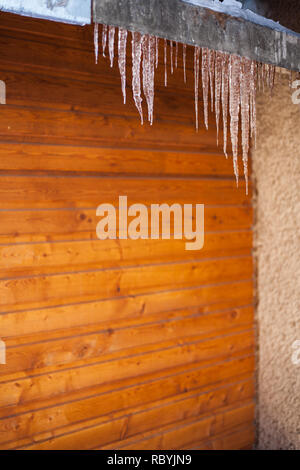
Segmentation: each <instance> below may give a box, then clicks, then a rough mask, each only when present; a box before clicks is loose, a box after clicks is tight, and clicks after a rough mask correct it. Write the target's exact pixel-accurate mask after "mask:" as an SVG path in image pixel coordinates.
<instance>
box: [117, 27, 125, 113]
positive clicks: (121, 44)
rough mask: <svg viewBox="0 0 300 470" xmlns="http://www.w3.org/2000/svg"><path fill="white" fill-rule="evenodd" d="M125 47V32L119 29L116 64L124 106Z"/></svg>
mask: <svg viewBox="0 0 300 470" xmlns="http://www.w3.org/2000/svg"><path fill="white" fill-rule="evenodd" d="M126 45H127V31H126V29H122V28H119V40H118V63H119V70H120V75H121V85H122V93H123V98H124V104H125V103H126Z"/></svg>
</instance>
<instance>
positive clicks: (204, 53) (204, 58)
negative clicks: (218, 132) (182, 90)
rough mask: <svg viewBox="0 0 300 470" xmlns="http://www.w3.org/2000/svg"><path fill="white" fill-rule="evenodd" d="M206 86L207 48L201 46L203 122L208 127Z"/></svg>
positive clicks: (207, 73)
mask: <svg viewBox="0 0 300 470" xmlns="http://www.w3.org/2000/svg"><path fill="white" fill-rule="evenodd" d="M208 88H209V70H208V49H207V47H203V48H202V89H203V102H204V122H205V127H206V129H208Z"/></svg>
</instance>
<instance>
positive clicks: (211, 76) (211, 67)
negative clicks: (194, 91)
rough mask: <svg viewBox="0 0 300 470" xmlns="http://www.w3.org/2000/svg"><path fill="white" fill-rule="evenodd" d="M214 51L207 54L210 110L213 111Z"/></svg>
mask: <svg viewBox="0 0 300 470" xmlns="http://www.w3.org/2000/svg"><path fill="white" fill-rule="evenodd" d="M215 54H216V53H215V51H213V50H209V53H208V68H209V80H210V98H211V110H212V111H213V110H214V85H215Z"/></svg>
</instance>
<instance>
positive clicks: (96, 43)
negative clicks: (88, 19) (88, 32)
mask: <svg viewBox="0 0 300 470" xmlns="http://www.w3.org/2000/svg"><path fill="white" fill-rule="evenodd" d="M94 50H95V64H98V56H99V24H98V23H94Z"/></svg>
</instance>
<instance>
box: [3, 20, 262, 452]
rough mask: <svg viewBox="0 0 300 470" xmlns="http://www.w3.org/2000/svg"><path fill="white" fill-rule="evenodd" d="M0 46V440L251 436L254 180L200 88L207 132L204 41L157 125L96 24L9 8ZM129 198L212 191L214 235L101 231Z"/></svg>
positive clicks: (183, 442)
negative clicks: (101, 49)
mask: <svg viewBox="0 0 300 470" xmlns="http://www.w3.org/2000/svg"><path fill="white" fill-rule="evenodd" d="M0 57H1V61H0V62H1V63H0V79H1V80H4V81H5V83H6V87H7V105H6V106H1V113H0V140H1V142H0V337H1V338H2V339H4V340H5V342H6V346H7V364H6V365H0V448H1V449H16V448H17V449H103V448H107V449H117V448H120V449H166V448H167V449H187V448H189V449H191V448H195V449H245V448H251V445H252V444H253V441H254V430H253V418H254V399H253V397H254V386H255V384H254V377H253V372H254V365H255V364H254V349H255V344H254V342H255V335H254V309H253V283H252V278H253V262H252V205H251V194H250V196H246V194H245V184H244V182H243V179H242V180H241V182H240V185H239V188H237V187H236V184H235V179H234V177H233V174H232V158H231V157H229V158H228V160H226V159H225V157H224V156H223V154H222V148H221V147H222V145H221V144H220V145H219V147H218V146H217V145H216V125H215V117H214V115H213V114H212V113H210V115H209V124H210V126H209V131H206V130H205V128H204V126H203V104H202V102H201V101H200V104H199V105H200V116H201V120H200V122H201V125H200V129H199V132H198V133H196V132H195V129H194V109H193V108H194V96H193V87H194V84H193V51H192V48H188V51H187V79H188V80H187V85H186V87H185V86H184V84H183V78H182V75H183V70H182V60H181V57H180V58H179V67H178V70H176V71H175V73H174V75H172V76H171V75H170V73H169V79H168V88H166V89H165V87H164V70H163V66H162V65H163V56H162V50H161V49H160V59H159V63H160V65H159V67H158V70H157V75H156V97H155V106H154V108H155V120H154V124H153V126H152V127H151V126H149V125H148V124H147V123H145V124H144V126H141V125H140V121H139V117H138V114H137V112H136V109H135V106H134V104H133V101H132V95H131V90H130V84H131V71H130V64H129V62H128V66H127V95H128V103H127V105H126V106H124V105H123V104H122V96H121V89H120V77H119V72H118V68H117V64H116V62H115V66H114V67H113V68H112V69H111V68H110V67H109V64H108V59H107V58H106V59H103V58H101V59H100V61H99V64H98V65H95V63H94V53H93V31H92V27H83V28H82V27H78V26H71V25H64V24H59V23H50V22H46V21H41V20H36V19H30V18H24V17H18V16H16V15H9V14H2V15H1V20H0ZM127 57H128V61H129V60H130V50H129V49H128V54H127ZM200 87H201V84H200ZM143 106H144V112H146V107H145V100H144V103H143ZM221 141H222V131H221V132H220V142H221ZM229 155H230V149H229ZM250 167H251V165H250ZM250 189H252V188H251V185H250ZM119 195H127V196H128V203H129V204H132V203H135V202H141V203H144V204H146V205H147V206H150V205H151V204H152V203H160V204H161V203H164V202H168V203H174V202H179V203H182V204H183V203H193V204H196V203H203V204H205V244H204V248H203V250H201V251H199V252H193V251H186V250H185V246H184V243H185V241H184V240H182V241H181V240H172V239H171V240H139V241H135V242H134V241H132V240H107V241H99V240H98V239H97V237H96V224H97V222H98V218H97V216H96V207H97V206H98V205H99V204H101V203H114V204H117V202H118V196H119Z"/></svg>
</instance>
